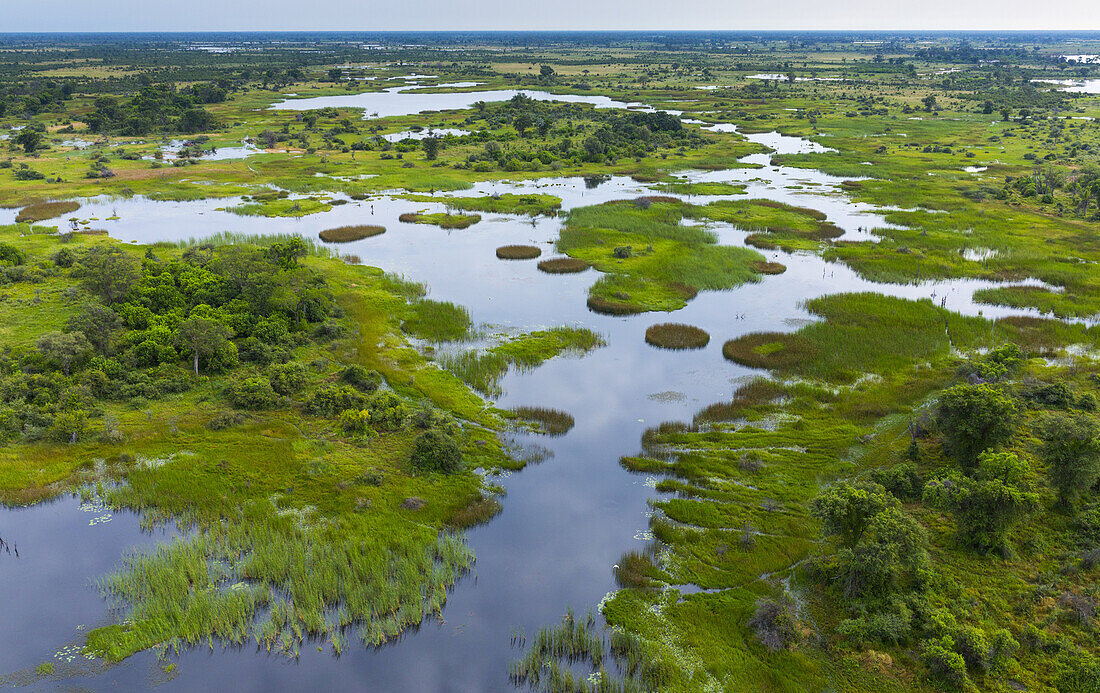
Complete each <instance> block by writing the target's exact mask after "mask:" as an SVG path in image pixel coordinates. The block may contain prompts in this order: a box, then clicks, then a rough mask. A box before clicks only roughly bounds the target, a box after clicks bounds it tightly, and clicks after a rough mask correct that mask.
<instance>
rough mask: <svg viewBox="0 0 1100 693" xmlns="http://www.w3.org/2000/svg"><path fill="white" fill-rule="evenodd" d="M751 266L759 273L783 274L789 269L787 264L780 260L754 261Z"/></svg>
mask: <svg viewBox="0 0 1100 693" xmlns="http://www.w3.org/2000/svg"><path fill="white" fill-rule="evenodd" d="M749 267H751V268H752V270H753V271H754V272H757V273H759V274H783V273H784V272H786V271H787V266H786V265H784V264H782V263H779V262H753V263H751V264H749Z"/></svg>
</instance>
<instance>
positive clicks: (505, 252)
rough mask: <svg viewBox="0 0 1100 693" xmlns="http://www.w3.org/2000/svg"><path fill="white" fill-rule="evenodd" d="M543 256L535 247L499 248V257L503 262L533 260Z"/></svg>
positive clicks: (505, 246)
mask: <svg viewBox="0 0 1100 693" xmlns="http://www.w3.org/2000/svg"><path fill="white" fill-rule="evenodd" d="M539 255H542V250H541V249H539V248H536V247H535V246H533V245H502V246H500V247H499V248H497V257H499V258H500V259H501V260H533V259H534V258H537V257H538V256H539Z"/></svg>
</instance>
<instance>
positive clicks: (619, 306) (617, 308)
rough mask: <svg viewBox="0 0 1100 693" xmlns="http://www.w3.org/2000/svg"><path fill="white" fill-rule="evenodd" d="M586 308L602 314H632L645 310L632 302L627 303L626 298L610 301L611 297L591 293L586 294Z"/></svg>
mask: <svg viewBox="0 0 1100 693" xmlns="http://www.w3.org/2000/svg"><path fill="white" fill-rule="evenodd" d="M588 310H590V311H592V312H593V313H600V314H602V315H634V314H635V313H644V312H645V309H644V308H640V307H638V306H636V305H634V304H633V303H627V302H626V299H624V300H623V301H612V300H611V299H607V298H604V297H602V296H593V295H592V294H589V295H588Z"/></svg>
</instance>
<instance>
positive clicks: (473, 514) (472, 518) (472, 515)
mask: <svg viewBox="0 0 1100 693" xmlns="http://www.w3.org/2000/svg"><path fill="white" fill-rule="evenodd" d="M502 509H503V507H502V506H501V504H500V501H498V500H497V499H496V498H492V497H490V496H478V497H477V498H474V499H473V500H471V501H470V503H468V504H467V505H466V506H464V507H463V508H461V509H460V510H458V511H457V512H455V513H454V514H453V515H452V516H451V519H450V520H448V522H447V524H448V525H449V526H451V527H453V528H455V529H469V528H470V527H476V526H477V525H483V524H485V523H486V522H488V521H489V520H492V519H493V518H494V517H496V516H497V515H499V514H500V511H501V510H502Z"/></svg>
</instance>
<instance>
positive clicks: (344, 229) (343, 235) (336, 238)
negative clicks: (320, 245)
mask: <svg viewBox="0 0 1100 693" xmlns="http://www.w3.org/2000/svg"><path fill="white" fill-rule="evenodd" d="M385 232H386V227H385V226H374V225H371V224H360V225H358V226H337V227H336V228H334V229H325V230H324V231H322V232H321V233H319V234H318V236H320V237H321V240H322V241H325V242H327V243H350V242H351V241H360V240H363V239H364V238H370V237H371V236H377V235H379V234H383V233H385Z"/></svg>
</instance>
